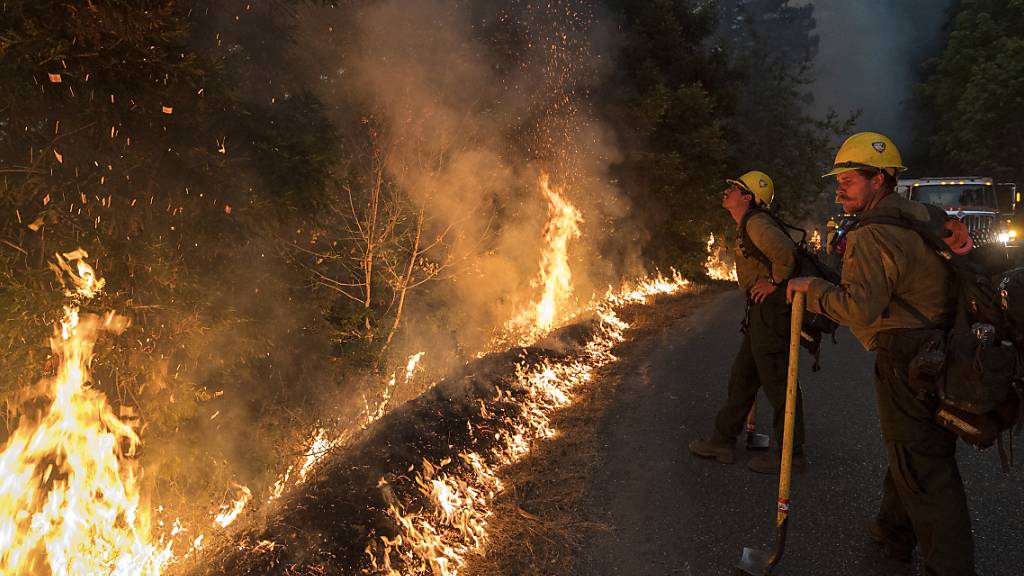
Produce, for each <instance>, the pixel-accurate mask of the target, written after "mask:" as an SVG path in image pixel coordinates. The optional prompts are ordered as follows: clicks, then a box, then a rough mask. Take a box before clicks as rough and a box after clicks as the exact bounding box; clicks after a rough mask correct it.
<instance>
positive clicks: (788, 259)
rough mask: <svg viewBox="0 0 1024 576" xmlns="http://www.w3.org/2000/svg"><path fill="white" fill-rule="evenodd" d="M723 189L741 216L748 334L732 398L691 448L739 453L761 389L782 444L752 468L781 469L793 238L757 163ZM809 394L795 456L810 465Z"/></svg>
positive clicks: (713, 454)
mask: <svg viewBox="0 0 1024 576" xmlns="http://www.w3.org/2000/svg"><path fill="white" fill-rule="evenodd" d="M726 182H727V183H728V184H729V187H728V188H726V189H725V191H724V192H723V193H722V207H723V208H725V209H726V210H728V211H729V214H730V215H731V216H732V218H733V220H735V221H736V225H737V229H736V240H735V243H734V254H735V255H736V278H737V281H738V283H739V287H740V290H741V291H742V292H743V294H744V295H745V296H746V298H747V313H746V315H745V316H746V317H745V319H744V323H743V330H742V332H743V340H742V343H741V344H740V349H739V352H737V354H736V358H735V360H734V361H733V365H732V372H731V374H730V377H729V387H728V392H727V397H726V400H725V403H724V404H723V405H722V407H721V408H720V409H719V411H718V415H717V416H716V417H715V424H714V429H713V431H712V433H711V436H710V437H709V438H706V439H698V440H693V441H691V442H690V443H689V446H688V447H689V450H690V452H692V453H693V454H695V455H696V456H700V457H703V458H714V459H715V460H717V461H719V462H722V463H726V464H729V463H732V462H734V461H735V459H736V454H735V452H736V448H735V444H736V436H737V435H739V434H740V431H741V430H742V429H743V427H744V424H745V422H746V419H747V414H748V412H749V411H750V407H751V406H753V404H754V402H755V400H756V398H757V391H758V389H759V388H764V391H765V395H766V396H768V400H769V401H770V402H771V404H772V408H773V420H772V428H773V431H774V435H775V439H776V443H775V446H776V449H775V450H772V451H771V452H769V453H767V454H763V455H761V456H757V457H754V458H752V459H751V460H750V462H748V464H747V467H748V468H750V469H751V470H753V471H754V472H760V473H763V474H778V472H779V463H780V461H781V458H780V452H779V449H778V447H781V446H782V430H783V424H784V422H785V414H786V372H787V367H788V350H789V330H790V326H789V325H790V306H789V305H788V304H787V303H786V298H785V289H780V285H782V284H783V283H785V281H786V280H787V279H788V278H789V277H790V276H792V275H793V270H794V268H795V266H796V256H795V245H794V243H793V239H792V238H791V237H790V236H789V235H788V234H787V233H786V232H785V231H784V230H783V229H782V227H781V226H779V224H778V223H776V221H775V220H774V219H773V218H772V217H771V216H770V215H769V214H768V213H767V211H766V209H767V208H768V207H769V206H770V205H771V202H772V199H773V198H774V195H775V186H774V184H773V183H772V179H771V178H769V177H768V175H767V174H765V173H764V172H760V171H757V170H754V171H751V172H747V173H746V174H744V175H743V176H740V177H739V178H738V179H735V180H726ZM803 440H804V429H803V401H802V398H801V396H800V395H799V394H798V396H797V421H796V433H795V436H794V451H793V462H794V463H795V464H796V465H798V466H800V465H803Z"/></svg>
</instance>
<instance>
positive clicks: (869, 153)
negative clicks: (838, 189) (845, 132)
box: [822, 132, 907, 178]
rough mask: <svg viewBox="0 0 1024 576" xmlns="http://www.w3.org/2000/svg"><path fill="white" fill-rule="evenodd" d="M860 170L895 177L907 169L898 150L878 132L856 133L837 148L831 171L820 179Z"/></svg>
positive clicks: (886, 137)
mask: <svg viewBox="0 0 1024 576" xmlns="http://www.w3.org/2000/svg"><path fill="white" fill-rule="evenodd" d="M861 169H868V170H885V171H887V172H889V173H890V174H892V175H893V176H895V175H896V174H899V173H900V172H902V171H904V170H906V169H907V167H906V166H904V165H903V158H902V157H901V156H900V151H899V149H898V148H896V145H895V144H893V142H892V140H890V139H889V137H888V136H885V135H883V134H879V133H878V132H858V133H857V134H854V135H853V136H850V137H849V138H847V139H846V142H843V145H842V146H840V147H839V152H837V153H836V160H835V162H834V163H833V165H832V171H831V172H829V173H828V174H824V175H823V176H822V178H827V177H829V176H835V175H836V174H841V173H843V172H847V171H850V170H861Z"/></svg>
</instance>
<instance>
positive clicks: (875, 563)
mask: <svg viewBox="0 0 1024 576" xmlns="http://www.w3.org/2000/svg"><path fill="white" fill-rule="evenodd" d="M741 315H742V300H741V298H740V297H739V295H737V294H736V293H734V292H729V293H725V294H722V295H721V296H718V297H717V298H715V299H714V300H713V301H712V302H711V303H710V304H709V305H708V306H707V307H705V308H704V309H702V310H700V311H698V312H697V313H695V314H694V315H692V316H690V317H687V318H683V319H681V320H680V321H679V322H678V323H677V324H676V325H675V326H674V327H673V328H672V329H671V330H669V331H668V332H666V333H665V334H664V336H663V337H662V339H661V342H660V343H659V344H658V349H657V350H655V351H653V352H652V354H651V356H650V361H649V363H648V365H647V366H646V367H645V369H643V370H641V371H639V373H637V374H635V375H634V376H632V377H629V378H627V379H625V380H624V381H623V382H622V383H621V384H620V387H619V389H618V391H617V392H616V395H617V397H616V400H615V403H614V405H613V406H612V408H611V409H610V410H609V411H608V419H607V421H606V422H605V423H604V424H603V427H602V431H601V436H602V438H603V441H602V443H603V446H604V451H603V454H602V463H601V464H600V465H599V467H598V471H597V473H596V474H595V476H594V477H593V479H592V481H591V482H592V483H591V486H590V487H589V490H588V506H589V507H590V511H591V513H592V515H593V517H594V518H595V519H596V520H598V521H601V522H604V523H606V524H607V525H609V526H610V527H611V528H612V529H611V530H610V531H609V532H607V533H601V534H598V535H596V536H595V537H593V538H591V539H590V540H589V541H588V542H587V543H586V545H585V547H584V550H583V554H582V558H581V561H580V564H579V571H578V573H579V574H580V575H583V576H590V575H595V576H596V575H644V576H648V575H650V576H657V575H685V576H717V575H732V574H734V573H735V572H734V568H733V567H734V566H735V563H736V561H737V560H738V559H739V557H740V553H741V551H742V549H743V547H744V546H750V547H756V548H761V549H764V550H769V549H770V548H771V546H772V543H773V538H774V536H773V530H774V521H775V507H774V506H775V504H774V503H775V497H776V491H777V490H778V480H777V478H776V477H767V476H762V475H758V474H754V473H752V472H749V471H748V470H747V469H746V466H745V465H746V461H747V460H748V458H749V455H748V454H747V453H745V452H744V451H743V450H740V451H739V452H738V454H737V456H738V458H737V463H736V464H735V465H731V466H727V465H721V464H717V463H715V462H713V461H707V460H699V459H696V458H693V457H691V456H690V455H689V453H688V452H687V450H686V443H687V442H688V441H689V440H690V439H692V438H695V437H698V436H701V435H705V434H707V433H708V432H709V431H710V429H711V425H712V419H713V416H714V414H715V411H716V410H717V408H718V406H719V403H720V402H721V401H722V399H723V397H724V391H725V382H726V377H727V374H728V368H729V366H730V364H731V361H732V357H733V354H734V353H735V351H736V349H737V347H738V345H739V334H738V333H737V326H738V323H739V320H740V317H741ZM808 360H809V356H807V355H806V354H804V355H802V356H801V363H802V364H803V365H802V367H801V380H800V381H801V383H802V386H803V388H804V407H805V410H806V412H807V422H806V428H807V438H808V440H807V445H806V449H807V460H808V465H807V467H806V469H804V470H803V471H799V472H797V474H796V475H795V477H794V479H793V492H792V499H793V508H792V513H791V516H790V528H789V542H788V545H787V550H786V553H785V556H784V559H783V562H782V564H780V565H779V566H778V567H777V568H776V570H775V571H774V572H773V573H774V574H778V575H782V576H786V575H788V576H797V575H800V576H818V575H832V576H890V575H897V574H916V572H913V571H911V570H908V568H907V567H906V564H900V563H896V562H892V561H889V560H886V559H883V558H882V557H881V555H880V554H879V552H878V549H877V547H876V546H875V545H874V544H873V543H872V542H870V541H869V540H868V539H867V537H866V536H865V533H864V530H863V524H864V521H865V520H866V519H868V518H870V517H872V516H873V514H874V512H875V509H876V506H877V502H878V497H879V494H880V490H881V478H882V473H883V470H884V454H883V450H882V445H881V439H880V435H879V429H878V418H877V414H876V411H875V405H874V390H873V386H872V384H871V374H872V357H871V356H870V355H869V354H867V353H866V352H864V351H863V349H862V348H861V347H860V345H859V344H858V343H857V342H856V341H855V340H854V339H853V336H852V335H851V334H850V333H849V332H847V331H845V330H843V331H842V332H841V333H840V334H839V343H838V344H837V345H835V346H833V345H831V344H828V345H826V347H825V350H824V353H823V357H822V363H823V364H824V369H823V370H822V371H821V372H818V373H816V374H815V373H811V371H810V370H809V365H810V362H809V361H808ZM760 408H761V410H760V416H761V417H760V418H759V421H760V422H759V427H760V429H761V430H766V429H767V427H768V426H769V407H768V403H767V400H766V399H765V398H764V397H763V395H762V397H761V399H760ZM1022 439H1024V437H1022V438H1018V439H1017V440H1018V444H1021V442H1020V441H1021V440H1022ZM1017 452H1018V460H1019V462H1018V464H1017V467H1016V468H1015V469H1013V470H1012V471H1011V473H1010V474H1009V475H1008V476H1004V475H1003V474H1002V473H1001V471H1000V469H999V464H998V455H997V454H996V453H995V451H994V450H989V451H985V452H976V451H974V450H973V449H971V448H969V447H966V446H965V445H963V444H961V445H960V447H959V457H960V464H961V470H962V472H963V475H964V477H965V482H966V484H967V494H968V498H969V503H970V507H971V511H972V514H973V525H974V533H975V545H976V550H977V559H978V560H977V567H978V574H979V576H1021V575H1022V574H1024V514H1022V512H1024V449H1020V447H1019V446H1018V451H1017ZM917 569H918V568H917V566H916V563H915V566H914V568H913V569H912V570H917Z"/></svg>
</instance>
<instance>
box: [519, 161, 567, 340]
mask: <svg viewBox="0 0 1024 576" xmlns="http://www.w3.org/2000/svg"><path fill="white" fill-rule="evenodd" d="M537 184H538V186H539V187H540V190H541V192H542V193H543V194H544V198H545V199H546V200H547V201H548V221H547V224H546V225H545V226H544V248H543V251H542V252H541V255H540V272H539V274H538V275H537V278H536V279H535V280H534V281H533V282H532V283H531V285H532V286H534V287H539V288H541V295H540V298H539V299H538V300H537V301H536V302H534V303H533V304H532V306H531V307H530V308H528V309H527V310H524V311H523V312H522V313H521V314H519V316H517V317H516V318H515V319H513V320H512V321H511V322H510V323H509V324H508V325H507V326H506V330H508V331H510V332H516V331H522V330H523V329H526V330H527V331H528V332H529V333H528V334H527V335H525V336H524V338H525V339H527V340H529V339H535V338H536V337H537V336H539V335H540V333H543V332H545V331H547V330H549V329H550V328H551V327H552V326H553V325H554V324H555V322H556V321H558V320H559V319H560V317H563V316H564V315H565V314H564V312H563V309H564V307H565V305H566V304H567V303H568V302H569V299H570V298H571V297H572V293H573V290H572V271H571V270H570V268H569V242H570V241H571V240H573V239H575V238H578V237H579V235H580V227H579V225H580V224H581V223H582V222H583V218H582V217H581V216H580V212H579V210H577V209H576V207H575V206H573V205H572V204H570V203H569V201H568V200H566V199H565V197H564V196H563V195H562V194H563V191H562V190H561V189H560V188H556V187H552V186H551V182H550V177H549V176H548V174H547V173H545V172H541V174H540V176H539V178H538V180H537Z"/></svg>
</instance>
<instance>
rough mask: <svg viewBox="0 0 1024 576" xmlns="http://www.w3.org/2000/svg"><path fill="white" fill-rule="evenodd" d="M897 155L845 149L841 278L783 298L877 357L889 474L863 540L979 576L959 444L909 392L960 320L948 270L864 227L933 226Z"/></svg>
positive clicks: (876, 144) (893, 232)
mask: <svg viewBox="0 0 1024 576" xmlns="http://www.w3.org/2000/svg"><path fill="white" fill-rule="evenodd" d="M904 169H905V168H904V166H903V161H902V158H901V157H900V152H899V150H898V149H897V148H896V145H895V144H893V142H892V140H890V139H889V138H887V137H885V136H883V135H882V134H878V133H874V132H861V133H859V134H855V135H853V136H851V137H850V138H849V139H847V140H846V142H844V143H843V145H842V147H841V148H840V149H839V153H838V154H836V158H835V163H834V166H833V169H832V170H831V171H830V172H828V173H827V174H825V176H826V177H828V176H834V177H835V178H836V201H837V202H839V203H840V204H842V205H843V208H844V209H845V211H846V212H847V213H851V214H856V215H857V216H858V217H859V218H860V219H861V220H862V221H864V222H865V223H864V225H862V226H859V227H857V226H854V227H853V228H852V229H851V230H850V231H849V232H848V234H847V236H846V247H845V250H844V253H843V270H842V280H841V282H840V284H839V285H832V284H830V283H828V282H827V281H825V280H822V279H820V278H794V279H792V280H790V282H789V285H788V288H787V296H788V297H789V298H790V299H791V298H792V294H793V293H794V292H798V291H799V292H806V294H807V309H808V311H811V312H818V313H822V314H827V315H828V316H830V317H832V319H834V320H836V321H837V322H839V323H840V324H844V325H847V326H849V327H850V329H851V330H852V331H853V333H854V335H855V336H856V337H857V339H858V340H860V342H861V343H862V344H863V345H864V348H866V349H867V350H871V351H874V352H875V392H876V397H877V402H878V413H879V419H880V422H881V427H882V438H883V440H884V442H885V447H886V455H887V459H888V469H887V470H886V473H885V478H884V480H883V484H882V501H881V505H880V507H879V511H878V514H877V516H876V517H875V518H874V519H873V520H871V521H870V522H869V523H868V525H867V530H868V535H869V536H870V537H871V538H872V539H873V540H875V541H876V542H878V543H879V544H881V545H882V547H883V548H882V551H883V554H885V555H886V556H889V557H891V558H895V559H898V560H903V561H906V562H909V561H910V558H911V553H912V551H913V549H914V547H915V546H919V547H920V551H921V555H922V556H923V558H924V564H925V570H924V573H925V574H928V575H932V576H975V572H974V545H973V540H972V536H971V526H970V515H969V514H968V511H967V500H966V498H965V496H964V487H963V483H962V482H961V479H960V472H959V471H958V469H957V463H956V455H955V451H956V436H955V435H954V434H953V433H952V432H950V431H948V430H946V429H945V428H942V427H941V426H939V425H938V424H937V423H936V422H935V419H934V418H935V412H936V410H937V408H938V403H939V401H938V399H935V398H928V397H919V396H918V395H917V394H915V393H914V391H913V390H912V389H911V388H910V386H909V371H910V363H911V359H912V358H913V357H914V356H915V355H916V354H917V352H918V351H919V350H920V349H921V347H922V344H923V343H924V342H926V341H928V340H929V339H930V338H933V337H936V336H939V337H942V336H944V334H945V331H944V328H945V327H948V326H949V324H950V322H951V320H952V316H953V314H954V312H955V300H954V299H955V296H956V295H955V292H954V291H953V290H952V289H951V283H950V280H951V278H950V274H951V272H950V271H949V269H948V267H947V266H946V264H944V263H943V261H942V259H941V257H940V256H939V255H938V254H936V253H935V252H934V251H933V250H931V249H930V248H929V247H928V246H927V245H926V244H925V242H924V240H923V239H922V238H921V237H920V236H919V235H918V234H917V233H916V232H915V231H913V230H911V229H908V228H904V227H900V226H897V225H895V224H887V223H881V222H878V221H877V220H876V221H875V222H870V223H869V222H867V218H868V217H870V216H872V215H875V216H879V215H893V214H896V216H898V217H910V218H916V219H919V220H928V212H927V210H926V208H925V207H924V206H923V205H922V204H919V203H917V202H914V201H912V200H908V199H906V198H903V197H901V196H900V195H898V194H896V193H895V187H896V175H897V174H899V173H900V172H901V171H903V170H904Z"/></svg>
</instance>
